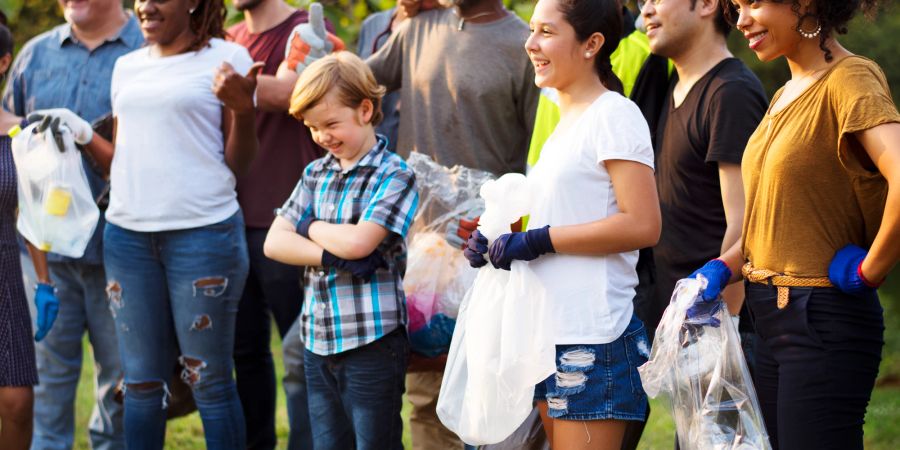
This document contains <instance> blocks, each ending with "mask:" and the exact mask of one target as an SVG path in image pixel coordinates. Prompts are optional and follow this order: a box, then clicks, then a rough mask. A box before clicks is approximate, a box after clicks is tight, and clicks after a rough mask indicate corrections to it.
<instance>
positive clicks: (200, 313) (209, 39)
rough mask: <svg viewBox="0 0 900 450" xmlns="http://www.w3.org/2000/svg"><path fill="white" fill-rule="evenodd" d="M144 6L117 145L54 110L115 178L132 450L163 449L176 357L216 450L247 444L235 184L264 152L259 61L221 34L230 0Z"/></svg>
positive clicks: (122, 89)
mask: <svg viewBox="0 0 900 450" xmlns="http://www.w3.org/2000/svg"><path fill="white" fill-rule="evenodd" d="M135 11H136V13H137V16H138V19H139V21H140V24H141V30H142V32H143V34H144V37H145V38H146V40H147V42H149V43H150V45H148V46H146V47H144V48H141V49H139V50H136V51H134V52H132V53H129V54H127V55H125V56H122V57H121V58H119V60H118V61H117V62H116V65H115V68H114V70H113V76H112V92H111V93H112V111H113V117H114V120H115V135H114V139H113V140H114V143H109V142H106V141H104V140H103V139H102V138H101V137H99V136H97V135H94V134H93V133H92V131H91V128H90V126H89V125H88V124H87V123H85V122H84V121H83V120H82V119H80V118H78V117H77V116H75V115H74V114H73V113H72V112H70V111H68V110H53V111H45V113H46V114H49V115H54V116H56V117H59V118H60V119H61V120H62V122H64V123H65V125H67V126H68V127H69V128H70V129H72V131H73V134H74V135H75V138H76V141H77V142H79V143H81V144H85V145H86V149H87V151H88V152H89V153H90V154H91V156H92V157H93V158H94V159H95V160H96V161H97V162H98V163H99V164H100V165H101V166H103V167H105V168H108V169H109V171H110V204H109V209H108V210H107V212H106V219H107V222H108V223H107V225H106V229H105V230H104V231H105V232H104V262H105V266H106V275H107V279H108V281H109V284H108V286H107V289H106V290H107V293H108V294H109V300H110V309H111V311H112V313H113V316H114V317H115V323H116V328H117V329H116V334H117V335H118V339H119V350H120V353H121V356H122V365H123V367H124V371H125V390H126V394H125V421H124V422H125V440H126V446H127V447H128V448H129V449H161V448H163V444H164V440H165V429H166V405H167V397H168V383H169V381H170V378H171V374H172V367H173V365H174V364H175V363H176V361H178V363H179V364H181V366H182V371H181V379H182V380H183V381H184V382H186V383H187V384H188V385H190V386H191V388H192V391H193V395H194V400H195V401H196V403H197V407H198V409H199V410H200V416H201V418H202V421H203V429H204V432H205V433H206V444H207V447H208V448H210V449H242V448H244V447H245V446H246V437H245V435H246V432H245V425H244V417H243V413H242V411H241V403H240V400H239V398H238V394H237V389H236V387H235V383H234V380H233V378H232V368H233V363H232V349H233V346H234V325H235V315H236V313H237V307H238V301H239V299H240V296H241V293H242V291H243V286H244V281H245V279H246V277H247V270H248V256H247V248H246V241H245V238H244V222H243V218H242V216H241V211H240V208H239V206H238V203H237V195H236V193H235V189H234V188H235V173H240V172H242V171H244V170H246V169H247V166H248V165H249V163H250V161H251V160H252V158H253V156H254V154H255V153H256V150H257V142H256V127H255V116H256V113H255V107H254V104H253V92H254V90H255V85H256V81H255V73H256V71H258V67H259V66H258V65H253V61H252V60H251V59H250V55H249V54H248V53H247V50H246V49H244V48H243V47H241V46H239V45H236V44H233V43H229V42H226V41H224V40H222V39H221V37H222V36H224V28H223V25H224V23H223V22H224V17H225V9H224V5H223V3H222V0H167V1H164V2H162V1H154V0H138V1H136V2H135ZM251 65H252V66H253V67H252V68H251ZM248 71H249V73H248V75H247V77H243V76H240V75H238V73H245V72H248Z"/></svg>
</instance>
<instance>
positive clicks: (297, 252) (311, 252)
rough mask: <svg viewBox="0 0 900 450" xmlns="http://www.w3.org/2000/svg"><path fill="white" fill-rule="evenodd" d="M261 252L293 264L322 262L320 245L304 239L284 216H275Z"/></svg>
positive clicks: (301, 264)
mask: <svg viewBox="0 0 900 450" xmlns="http://www.w3.org/2000/svg"><path fill="white" fill-rule="evenodd" d="M263 253H264V254H265V255H266V257H267V258H269V259H272V260H274V261H278V262H281V263H284V264H291V265H294V266H319V265H321V264H322V247H320V246H319V245H317V244H316V243H315V242H312V241H310V240H309V239H306V238H304V237H302V236H300V235H299V234H297V232H296V231H295V229H294V224H292V223H291V222H290V221H289V220H287V219H285V218H284V217H281V216H278V217H275V221H274V222H272V226H271V227H269V233H268V234H267V235H266V242H265V243H264V244H263Z"/></svg>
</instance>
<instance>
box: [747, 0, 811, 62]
mask: <svg viewBox="0 0 900 450" xmlns="http://www.w3.org/2000/svg"><path fill="white" fill-rule="evenodd" d="M731 3H732V5H733V6H734V8H735V10H736V11H737V12H738V13H739V16H738V20H737V23H736V25H737V29H738V30H740V32H741V33H743V34H744V37H745V38H746V39H747V41H748V43H749V46H750V50H753V52H754V53H756V57H757V58H759V59H760V60H761V61H771V60H773V59H776V58H778V57H779V56H786V55H791V54H792V53H794V51H795V50H796V49H797V46H798V45H799V44H800V42H801V41H802V40H803V37H802V36H801V35H800V33H799V32H797V23H798V22H799V21H800V17H799V16H798V15H797V12H795V11H794V10H793V9H792V4H793V2H792V1H790V0H788V1H785V2H774V1H761V0H732V2H731ZM805 9H806V8H805V7H803V6H801V8H800V13H801V14H802V13H803V12H805ZM810 31H812V30H810Z"/></svg>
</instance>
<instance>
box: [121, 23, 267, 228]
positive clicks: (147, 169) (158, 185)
mask: <svg viewBox="0 0 900 450" xmlns="http://www.w3.org/2000/svg"><path fill="white" fill-rule="evenodd" d="M223 62H228V63H229V64H231V65H232V66H233V67H234V70H235V71H236V72H237V73H240V74H244V73H246V72H247V70H249V68H250V66H251V65H252V64H253V60H252V59H251V58H250V54H249V53H247V50H246V49H245V48H244V47H242V46H240V45H237V44H234V43H231V42H226V41H224V40H222V39H212V40H211V41H210V45H209V46H208V47H205V48H203V49H201V50H199V51H196V52H188V53H182V54H179V55H174V56H165V57H157V56H151V55H150V49H149V47H145V48H142V49H139V50H135V51H134V52H131V53H129V54H127V55H124V56H122V57H121V58H119V59H118V60H117V61H116V65H115V68H114V69H113V74H112V112H113V116H114V117H116V119H117V129H116V150H115V155H114V157H113V160H112V168H111V169H110V200H109V209H108V210H107V211H106V220H108V221H109V222H110V223H113V224H115V225H118V226H120V227H122V228H126V229H129V230H133V231H142V232H150V231H168V230H180V229H186V228H196V227H201V226H205V225H210V224H214V223H217V222H221V221H223V220H225V219H227V218H228V217H231V216H232V215H233V214H234V213H235V212H237V211H238V208H239V206H238V202H237V194H236V193H235V190H234V186H235V176H234V174H233V173H232V172H231V170H230V169H229V168H228V166H227V165H226V164H225V144H224V142H225V139H224V136H223V134H222V109H223V108H224V107H223V106H222V104H221V103H220V102H219V100H218V99H217V98H216V96H215V94H213V92H212V84H213V75H214V71H215V69H216V68H217V67H218V66H219V65H220V64H222V63H223Z"/></svg>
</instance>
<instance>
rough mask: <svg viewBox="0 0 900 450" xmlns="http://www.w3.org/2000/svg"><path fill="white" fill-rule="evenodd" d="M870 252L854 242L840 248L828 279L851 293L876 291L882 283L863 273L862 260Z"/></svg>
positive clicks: (859, 293)
mask: <svg viewBox="0 0 900 450" xmlns="http://www.w3.org/2000/svg"><path fill="white" fill-rule="evenodd" d="M868 253H869V252H867V251H866V250H865V249H863V248H862V247H859V246H858V245H854V244H850V245H847V246H846V247H844V248H842V249H840V250H838V251H837V253H835V254H834V258H833V259H832V260H831V264H830V265H829V266H828V279H829V280H831V283H832V284H834V285H835V287H837V288H838V289H840V290H841V291H843V292H844V293H847V294H850V295H857V296H863V295H865V294H868V293H870V292H873V291H875V290H876V289H878V286H880V285H881V283H872V282H870V281H869V280H866V278H865V277H864V276H863V274H862V262H863V260H864V259H866V255H867V254H868Z"/></svg>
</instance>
